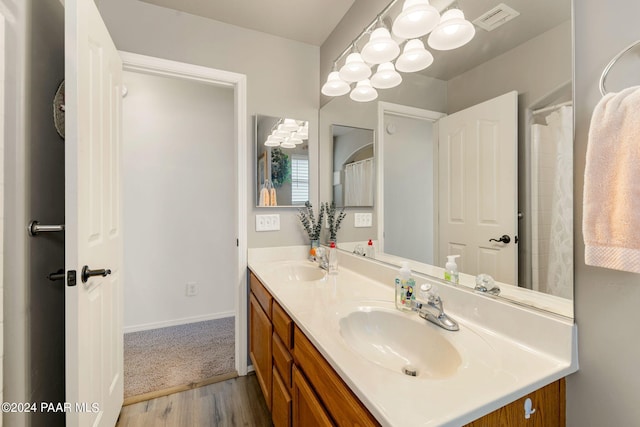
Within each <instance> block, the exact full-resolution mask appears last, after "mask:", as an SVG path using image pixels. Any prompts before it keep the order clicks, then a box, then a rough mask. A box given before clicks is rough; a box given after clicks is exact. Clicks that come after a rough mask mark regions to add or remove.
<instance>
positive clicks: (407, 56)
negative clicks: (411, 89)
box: [396, 39, 433, 73]
mask: <svg viewBox="0 0 640 427" xmlns="http://www.w3.org/2000/svg"><path fill="white" fill-rule="evenodd" d="M432 63H433V55H432V54H431V52H429V51H428V50H427V49H425V48H424V44H423V43H422V41H421V40H419V39H412V40H409V41H408V42H407V44H405V45H404V50H403V51H402V55H400V56H399V57H398V59H397V60H396V69H397V70H398V71H402V72H403V73H413V72H416V71H420V70H424V69H425V68H427V67H428V66H429V65H431V64H432Z"/></svg>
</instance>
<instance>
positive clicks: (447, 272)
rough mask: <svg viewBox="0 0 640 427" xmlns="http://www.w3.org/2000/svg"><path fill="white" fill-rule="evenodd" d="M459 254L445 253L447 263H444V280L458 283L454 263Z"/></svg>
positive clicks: (456, 269)
mask: <svg viewBox="0 0 640 427" xmlns="http://www.w3.org/2000/svg"><path fill="white" fill-rule="evenodd" d="M459 256H460V255H447V263H446V264H445V265H444V280H448V281H449V282H453V283H456V284H457V283H458V280H459V278H458V264H456V258H458V257H459Z"/></svg>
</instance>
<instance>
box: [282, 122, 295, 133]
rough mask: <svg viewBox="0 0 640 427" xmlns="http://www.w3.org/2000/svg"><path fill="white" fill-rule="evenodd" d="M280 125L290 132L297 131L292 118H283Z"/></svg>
mask: <svg viewBox="0 0 640 427" xmlns="http://www.w3.org/2000/svg"><path fill="white" fill-rule="evenodd" d="M282 127H283V129H286V130H288V131H290V132H294V131H297V130H298V128H299V126H298V123H296V121H295V120H293V119H284V122H282Z"/></svg>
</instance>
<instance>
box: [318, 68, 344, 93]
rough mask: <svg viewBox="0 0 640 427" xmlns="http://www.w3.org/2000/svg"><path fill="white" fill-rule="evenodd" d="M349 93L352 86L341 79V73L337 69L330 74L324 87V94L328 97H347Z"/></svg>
mask: <svg viewBox="0 0 640 427" xmlns="http://www.w3.org/2000/svg"><path fill="white" fill-rule="evenodd" d="M334 67H335V65H334ZM349 91H351V86H349V83H347V82H345V81H344V80H342V79H341V78H340V73H339V72H337V71H335V69H334V71H332V72H330V73H329V77H328V78H327V82H326V83H325V84H324V85H323V86H322V90H321V92H322V94H323V95H327V96H341V95H346V94H347V93H349Z"/></svg>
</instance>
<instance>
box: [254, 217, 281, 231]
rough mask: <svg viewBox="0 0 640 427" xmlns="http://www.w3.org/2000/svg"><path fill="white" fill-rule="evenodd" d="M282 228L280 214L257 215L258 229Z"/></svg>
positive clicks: (274, 229)
mask: <svg viewBox="0 0 640 427" xmlns="http://www.w3.org/2000/svg"><path fill="white" fill-rule="evenodd" d="M278 230H280V215H279V214H273V215H256V231H278Z"/></svg>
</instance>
